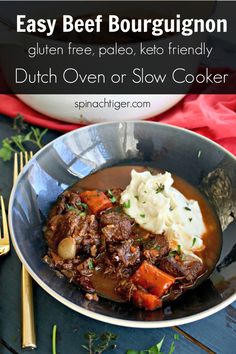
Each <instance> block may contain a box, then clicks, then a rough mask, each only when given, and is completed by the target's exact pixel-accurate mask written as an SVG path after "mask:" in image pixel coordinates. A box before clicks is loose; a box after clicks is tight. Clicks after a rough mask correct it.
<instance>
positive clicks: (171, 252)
mask: <svg viewBox="0 0 236 354" xmlns="http://www.w3.org/2000/svg"><path fill="white" fill-rule="evenodd" d="M169 256H170V257H175V256H180V257H182V256H183V253H182V250H181V246H180V245H178V246H177V250H173V251H170V252H169Z"/></svg>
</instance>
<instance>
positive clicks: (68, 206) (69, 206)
mask: <svg viewBox="0 0 236 354" xmlns="http://www.w3.org/2000/svg"><path fill="white" fill-rule="evenodd" d="M66 209H67V210H69V211H75V212H76V213H77V214H78V213H80V210H79V209H77V208H75V207H73V206H72V205H69V204H66Z"/></svg>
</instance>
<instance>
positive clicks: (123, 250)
mask: <svg viewBox="0 0 236 354" xmlns="http://www.w3.org/2000/svg"><path fill="white" fill-rule="evenodd" d="M108 252H109V254H110V259H111V261H112V262H113V263H122V264H123V265H124V266H125V267H129V266H133V265H134V264H136V263H137V262H140V249H139V247H138V246H136V247H134V246H132V240H127V241H123V242H121V243H120V244H110V245H109V246H108Z"/></svg>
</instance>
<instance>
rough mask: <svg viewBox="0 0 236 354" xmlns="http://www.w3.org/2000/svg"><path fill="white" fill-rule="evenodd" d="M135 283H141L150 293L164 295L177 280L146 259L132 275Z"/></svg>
mask: <svg viewBox="0 0 236 354" xmlns="http://www.w3.org/2000/svg"><path fill="white" fill-rule="evenodd" d="M131 279H132V281H133V283H134V284H135V285H140V286H142V287H143V288H144V289H146V290H147V291H148V292H149V293H151V294H153V295H156V296H158V297H161V296H163V295H164V294H165V293H166V292H167V290H168V289H169V287H170V286H171V285H172V284H173V283H174V282H175V278H174V277H172V276H171V275H169V274H167V273H165V272H163V271H162V270H160V269H158V268H157V267H155V266H154V265H152V264H150V263H148V262H147V261H144V262H143V263H142V264H141V266H140V267H139V268H138V269H137V271H136V272H135V273H134V275H133V276H132V278H131Z"/></svg>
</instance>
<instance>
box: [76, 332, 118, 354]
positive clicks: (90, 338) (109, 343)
mask: <svg viewBox="0 0 236 354" xmlns="http://www.w3.org/2000/svg"><path fill="white" fill-rule="evenodd" d="M85 339H86V340H87V343H86V344H84V345H82V348H83V349H84V350H86V351H87V352H88V353H89V354H102V353H104V352H105V351H106V350H108V349H109V350H110V349H115V347H116V345H115V343H114V342H115V341H116V339H117V335H116V334H114V333H111V332H105V333H102V334H101V335H98V334H96V333H94V332H88V333H86V335H85Z"/></svg>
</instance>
